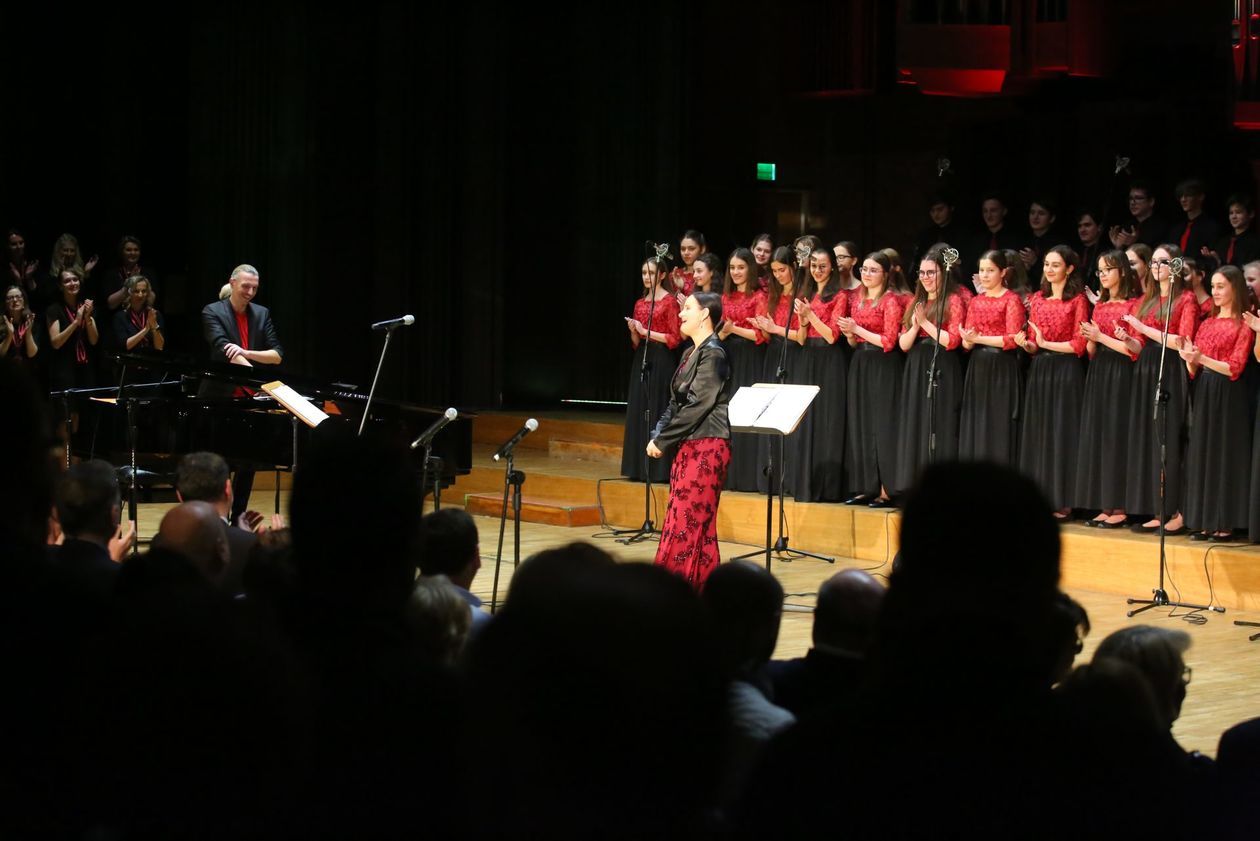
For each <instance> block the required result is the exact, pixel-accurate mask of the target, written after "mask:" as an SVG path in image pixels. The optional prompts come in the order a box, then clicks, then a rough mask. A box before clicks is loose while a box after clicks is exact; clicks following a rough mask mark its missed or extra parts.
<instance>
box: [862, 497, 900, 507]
mask: <svg viewBox="0 0 1260 841" xmlns="http://www.w3.org/2000/svg"><path fill="white" fill-rule="evenodd" d="M866 507H867V508H892V507H893V501H892V500H891V499H877V500H874V501H873V502H868V503H867V504H866Z"/></svg>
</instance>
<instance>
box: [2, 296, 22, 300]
mask: <svg viewBox="0 0 1260 841" xmlns="http://www.w3.org/2000/svg"><path fill="white" fill-rule="evenodd" d="M4 299H5V300H6V301H20V300H22V296H21V295H5V296H4Z"/></svg>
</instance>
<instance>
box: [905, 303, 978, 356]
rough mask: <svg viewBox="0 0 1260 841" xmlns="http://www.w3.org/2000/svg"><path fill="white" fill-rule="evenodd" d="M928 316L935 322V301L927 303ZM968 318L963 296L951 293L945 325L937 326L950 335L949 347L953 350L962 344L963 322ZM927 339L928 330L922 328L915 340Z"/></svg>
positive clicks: (946, 310) (946, 309)
mask: <svg viewBox="0 0 1260 841" xmlns="http://www.w3.org/2000/svg"><path fill="white" fill-rule="evenodd" d="M907 306H909V305H907ZM927 314H928V319H929V320H934V319H935V318H936V302H935V301H928V302H927ZM966 317H967V306H966V304H965V303H964V302H963V299H962V296H961V295H959V294H958V293H957V292H953V293H950V296H949V297H948V298H946V299H945V323H944V324H943V325H937V326H938V327H943V328H944V329H945V332H946V333H948V334H949V337H950V339H949V346H950V347H951V348H956V347H958V345H959V343H961V342H962V337H961V336H960V335H959V334H960V333H961V332H962V325H963V320H964V319H965V318H966ZM927 337H928V332H927V330H924V329H923V328H922V327H920V328H919V335H917V336H915V338H916V339H925V338H927Z"/></svg>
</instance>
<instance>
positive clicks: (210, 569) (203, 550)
mask: <svg viewBox="0 0 1260 841" xmlns="http://www.w3.org/2000/svg"><path fill="white" fill-rule="evenodd" d="M153 543H154V545H155V546H159V547H161V548H163V549H167V550H169V551H171V552H175V553H177V554H180V555H183V556H184V557H185V558H187V559H188V560H189V561H191V562H192V564H193V566H195V567H196V568H197V570H198V571H199V572H200V573H201V574H202V575H203V576H205V578H206V580H207V581H209V582H210V583H211V584H218V583H219V581H220V579H222V577H223V571H224V570H226V569H227V566H228V563H229V562H230V561H231V557H230V554H229V550H228V542H227V535H226V534H224V532H223V520H222V519H220V517H219V510H218V509H217V508H215V506H213V505H211V504H210V503H209V502H203V501H201V500H196V501H192V502H181V503H180V504H179V505H176V506H175V507H174V508H172V509H171V510H170V511H167V512H166V514H165V515H164V516H163V517H162V522H161V523H160V524H159V525H158V533H157V535H156V536H155V537H154V538H153Z"/></svg>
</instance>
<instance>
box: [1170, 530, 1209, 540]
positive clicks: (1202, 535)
mask: <svg viewBox="0 0 1260 841" xmlns="http://www.w3.org/2000/svg"><path fill="white" fill-rule="evenodd" d="M1164 534H1168V532H1164ZM1212 537H1213V535H1210V534H1208V533H1207V532H1205V531H1196V532H1195V533H1194V534H1192V535H1190V539H1191V540H1193V541H1194V542H1196V543H1201V542H1203V541H1205V540H1211V539H1212Z"/></svg>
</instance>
